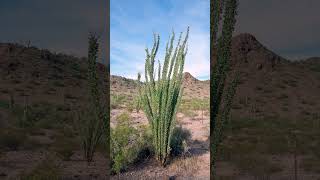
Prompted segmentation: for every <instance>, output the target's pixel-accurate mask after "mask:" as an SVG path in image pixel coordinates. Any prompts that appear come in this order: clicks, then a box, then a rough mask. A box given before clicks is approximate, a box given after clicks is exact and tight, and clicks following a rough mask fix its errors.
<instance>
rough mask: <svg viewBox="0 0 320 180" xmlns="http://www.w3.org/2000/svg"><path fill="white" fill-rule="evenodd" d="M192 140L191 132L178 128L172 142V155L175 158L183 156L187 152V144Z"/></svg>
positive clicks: (174, 131)
mask: <svg viewBox="0 0 320 180" xmlns="http://www.w3.org/2000/svg"><path fill="white" fill-rule="evenodd" d="M190 138H191V133H190V131H188V130H186V129H183V128H182V127H176V128H174V130H173V133H172V138H171V141H170V147H171V152H170V153H171V154H172V155H174V156H178V155H182V154H183V153H184V152H185V151H186V148H187V147H185V146H186V142H187V141H188V140H189V139H190Z"/></svg>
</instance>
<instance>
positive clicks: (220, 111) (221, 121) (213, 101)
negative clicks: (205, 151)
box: [210, 0, 238, 178]
mask: <svg viewBox="0 0 320 180" xmlns="http://www.w3.org/2000/svg"><path fill="white" fill-rule="evenodd" d="M210 3H211V5H210V36H211V40H210V43H211V44H210V46H211V47H210V49H211V51H210V58H211V73H210V80H211V84H210V143H211V145H210V158H211V159H210V161H211V162H210V171H211V178H214V176H215V162H216V158H217V150H218V146H219V144H220V142H221V141H222V137H223V131H224V127H225V126H226V124H227V120H228V118H229V114H230V108H231V104H232V100H233V97H234V94H235V89H236V85H237V81H238V79H237V78H238V76H236V78H235V79H234V80H233V81H232V82H230V83H229V84H228V86H227V87H226V88H225V84H226V82H225V81H226V77H227V76H228V72H229V69H230V67H229V66H230V63H229V61H230V57H231V39H232V33H233V31H234V26H235V22H236V18H235V16H236V14H237V11H236V10H237V5H238V2H237V0H211V1H210ZM221 25H222V27H221Z"/></svg>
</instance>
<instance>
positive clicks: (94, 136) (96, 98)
mask: <svg viewBox="0 0 320 180" xmlns="http://www.w3.org/2000/svg"><path fill="white" fill-rule="evenodd" d="M98 49H99V43H98V38H97V37H96V36H95V35H90V36H89V49H88V77H87V78H88V89H89V92H90V103H89V104H88V111H87V112H82V113H79V114H78V119H77V120H78V121H76V122H75V124H76V126H77V128H78V130H79V134H80V137H81V141H82V146H83V150H84V156H85V158H86V160H87V162H88V163H89V162H91V161H92V158H93V156H94V152H95V149H96V146H97V144H98V143H99V142H100V139H101V136H102V134H103V133H104V130H105V126H106V124H105V123H106V121H107V119H108V116H107V113H105V111H104V108H103V106H102V104H101V103H102V100H101V93H100V91H99V87H98V75H97V64H96V61H97V54H98Z"/></svg>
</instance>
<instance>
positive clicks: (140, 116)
mask: <svg viewBox="0 0 320 180" xmlns="http://www.w3.org/2000/svg"><path fill="white" fill-rule="evenodd" d="M188 34H189V30H188V31H187V33H186V34H185V36H184V38H182V34H181V35H180V36H179V39H178V43H177V45H176V47H174V40H175V34H174V33H173V34H172V36H171V38H170V39H169V41H168V43H167V45H166V52H165V56H164V61H163V64H162V65H161V64H160V62H158V64H159V65H158V66H157V67H156V65H155V64H156V62H155V58H156V55H157V52H158V48H159V41H160V37H159V36H157V35H155V36H154V44H153V47H152V49H151V50H148V49H146V61H145V73H144V77H145V78H144V79H145V81H143V82H141V81H140V78H141V75H140V74H139V75H138V81H133V80H128V79H123V78H118V77H117V78H116V80H117V81H114V82H113V80H111V81H112V82H113V83H112V84H113V85H114V86H113V88H114V89H112V91H111V92H112V93H111V99H112V100H111V107H112V108H111V127H112V128H111V139H112V140H111V151H112V153H111V157H112V158H111V159H112V171H113V173H114V176H113V177H114V178H120V179H126V178H130V177H131V178H132V177H133V178H142V177H144V178H148V177H150V178H163V177H168V176H170V175H169V172H172V173H173V174H175V175H173V176H181V177H184V176H187V175H189V176H193V177H195V178H196V177H200V176H203V177H208V175H209V174H208V172H209V156H208V149H207V148H208V141H207V140H208V135H209V127H208V125H209V124H208V117H209V99H208V98H205V97H199V96H198V94H196V93H198V92H194V90H191V89H193V88H195V87H197V86H200V87H198V88H195V89H198V90H199V91H201V90H202V91H203V89H205V90H208V87H209V85H208V84H206V82H201V81H198V80H194V79H193V77H189V76H190V75H187V76H186V74H185V73H183V69H184V68H183V67H184V60H185V57H186V53H187V47H186V46H187V39H188ZM186 78H187V79H186ZM189 78H191V79H189ZM130 81H131V82H130ZM189 81H190V82H189ZM132 82H134V83H132ZM191 82H192V83H191ZM194 83H195V85H194ZM190 84H191V85H190ZM129 85H130V86H129ZM203 85H205V87H206V88H203ZM122 86H124V87H127V90H126V91H124V88H122ZM185 88H186V89H187V90H188V92H192V93H193V94H194V95H192V96H189V94H187V95H186V94H184V93H183V89H185ZM190 90H191V91H190ZM201 94H203V93H201ZM195 124H199V125H200V126H198V125H195ZM193 128H194V129H193ZM191 131H192V132H191ZM206 132H207V133H206ZM202 159H205V160H202ZM201 162H202V163H201ZM192 163H194V165H196V166H192V167H191V166H190V165H191V164H192ZM201 167H202V169H201ZM140 168H141V169H140ZM150 168H151V169H155V172H156V174H153V173H150V172H148V171H149V170H148V169H150ZM139 169H140V170H139Z"/></svg>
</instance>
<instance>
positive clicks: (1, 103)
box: [0, 100, 10, 109]
mask: <svg viewBox="0 0 320 180" xmlns="http://www.w3.org/2000/svg"><path fill="white" fill-rule="evenodd" d="M9 107H10V104H9V102H8V101H4V100H0V108H3V109H8V108H9Z"/></svg>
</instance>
